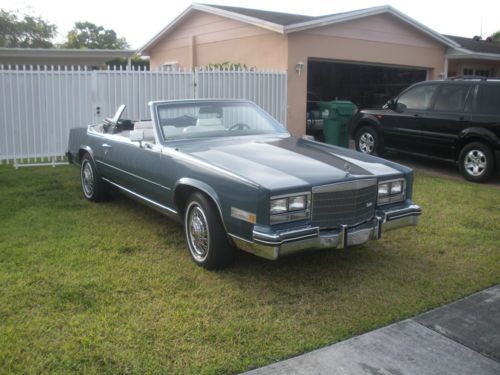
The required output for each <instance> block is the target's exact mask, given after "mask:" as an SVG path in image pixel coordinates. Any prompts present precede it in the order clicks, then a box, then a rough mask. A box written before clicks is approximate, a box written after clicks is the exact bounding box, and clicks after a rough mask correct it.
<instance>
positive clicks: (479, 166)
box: [464, 149, 487, 177]
mask: <svg viewBox="0 0 500 375" xmlns="http://www.w3.org/2000/svg"><path fill="white" fill-rule="evenodd" d="M486 167H487V160H486V155H485V154H484V153H483V152H482V151H481V150H477V149H473V150H470V151H469V152H468V153H467V155H465V158H464V168H465V170H466V172H467V173H468V174H469V175H471V176H474V177H478V176H481V175H482V174H483V173H484V172H485V171H486Z"/></svg>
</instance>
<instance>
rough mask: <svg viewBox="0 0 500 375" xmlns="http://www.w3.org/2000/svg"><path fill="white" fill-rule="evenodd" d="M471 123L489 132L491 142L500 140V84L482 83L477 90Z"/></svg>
mask: <svg viewBox="0 0 500 375" xmlns="http://www.w3.org/2000/svg"><path fill="white" fill-rule="evenodd" d="M471 123H472V124H473V126H475V127H479V128H482V129H485V130H487V131H488V132H489V134H492V135H490V137H491V138H490V139H491V142H493V143H495V142H498V140H499V139H500V82H482V83H481V84H480V85H478V88H477V98H476V104H475V110H473V113H472V118H471Z"/></svg>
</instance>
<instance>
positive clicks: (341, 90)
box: [307, 59, 427, 137]
mask: <svg viewBox="0 0 500 375" xmlns="http://www.w3.org/2000/svg"><path fill="white" fill-rule="evenodd" d="M426 77H427V71H426V70H425V69H416V68H401V67H393V66H387V65H386V66H383V65H370V64H353V63H344V62H338V61H336V62H333V61H328V60H318V59H309V60H308V68H307V119H308V126H307V133H308V134H312V135H314V136H316V137H318V135H319V134H318V133H320V132H321V130H320V129H319V128H321V129H322V126H321V123H322V121H319V122H318V121H317V119H318V118H319V117H320V116H319V110H318V107H317V102H318V101H327V100H334V99H338V100H350V101H352V102H353V103H355V104H356V106H357V107H358V108H380V107H381V106H382V105H384V104H385V103H386V102H387V101H388V100H389V99H390V98H393V97H394V96H396V95H397V94H399V93H400V92H401V91H402V90H404V89H405V88H407V87H408V86H410V85H411V84H413V83H416V82H420V81H424V80H425V79H426ZM317 123H319V124H317Z"/></svg>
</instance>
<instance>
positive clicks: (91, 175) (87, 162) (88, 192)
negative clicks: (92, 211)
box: [80, 153, 109, 202]
mask: <svg viewBox="0 0 500 375" xmlns="http://www.w3.org/2000/svg"><path fill="white" fill-rule="evenodd" d="M80 183H81V185H82V191H83V196H84V197H85V199H88V200H89V201H92V202H101V201H103V200H106V198H107V197H108V190H109V186H108V184H107V183H106V182H104V181H103V180H102V179H101V176H100V175H99V173H98V172H97V169H96V168H95V165H94V161H93V160H92V157H91V156H90V155H89V154H88V153H85V154H84V155H83V157H82V164H81V168H80Z"/></svg>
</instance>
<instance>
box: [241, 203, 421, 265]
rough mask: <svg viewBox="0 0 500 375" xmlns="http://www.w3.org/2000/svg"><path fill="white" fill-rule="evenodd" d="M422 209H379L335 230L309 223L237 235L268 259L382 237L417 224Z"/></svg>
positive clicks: (246, 247)
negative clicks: (290, 228)
mask: <svg viewBox="0 0 500 375" xmlns="http://www.w3.org/2000/svg"><path fill="white" fill-rule="evenodd" d="M421 213H422V209H421V208H420V207H419V206H417V205H409V206H406V207H403V208H400V209H395V210H392V211H379V212H377V215H376V216H375V218H374V219H373V220H371V221H369V222H366V223H363V224H360V225H358V226H354V227H348V226H341V227H340V228H338V229H334V230H321V231H320V229H319V228H318V227H306V228H300V229H295V230H293V231H281V232H276V233H272V234H268V233H263V232H258V231H256V230H254V231H253V242H249V241H245V240H243V239H241V238H236V237H233V240H234V242H235V244H236V246H238V247H239V248H240V249H242V250H245V251H248V252H250V253H253V254H255V255H258V256H260V257H263V258H267V259H272V260H275V259H278V258H279V257H282V256H285V255H289V254H293V253H297V252H301V251H305V250H313V249H332V248H335V249H343V248H344V247H347V246H354V245H360V244H363V243H365V242H368V241H369V240H378V239H379V238H380V237H381V236H382V233H384V232H386V231H388V230H391V229H396V228H402V227H406V226H410V225H417V224H418V219H419V216H420V214H421Z"/></svg>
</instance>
